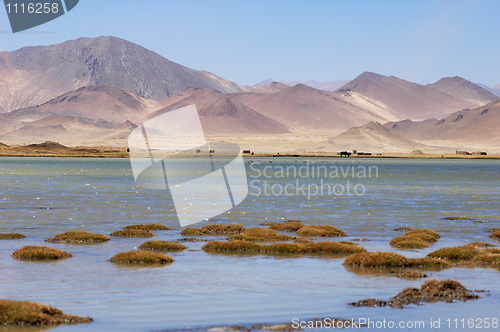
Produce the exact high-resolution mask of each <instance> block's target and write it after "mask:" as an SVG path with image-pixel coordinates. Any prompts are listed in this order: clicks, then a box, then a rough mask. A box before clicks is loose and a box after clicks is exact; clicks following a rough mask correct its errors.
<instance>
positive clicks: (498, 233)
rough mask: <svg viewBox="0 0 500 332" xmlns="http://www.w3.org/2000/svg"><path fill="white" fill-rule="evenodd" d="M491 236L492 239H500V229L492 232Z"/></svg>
mask: <svg viewBox="0 0 500 332" xmlns="http://www.w3.org/2000/svg"><path fill="white" fill-rule="evenodd" d="M490 237H491V238H492V239H500V230H498V231H495V232H492V233H491V234H490Z"/></svg>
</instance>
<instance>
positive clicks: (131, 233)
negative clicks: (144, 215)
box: [109, 229, 155, 238]
mask: <svg viewBox="0 0 500 332" xmlns="http://www.w3.org/2000/svg"><path fill="white" fill-rule="evenodd" d="M109 235H110V236H116V237H142V238H146V237H153V236H155V235H154V234H153V233H151V232H150V231H144V230H141V229H126V230H123V231H116V232H113V233H111V234H109Z"/></svg>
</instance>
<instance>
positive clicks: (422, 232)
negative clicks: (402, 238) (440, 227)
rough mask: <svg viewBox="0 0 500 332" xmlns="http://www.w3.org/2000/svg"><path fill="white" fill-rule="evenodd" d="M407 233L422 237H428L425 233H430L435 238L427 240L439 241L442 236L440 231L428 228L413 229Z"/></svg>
mask: <svg viewBox="0 0 500 332" xmlns="http://www.w3.org/2000/svg"><path fill="white" fill-rule="evenodd" d="M405 235H411V236H418V237H420V238H422V239H427V237H426V236H425V235H429V236H431V237H433V238H434V239H435V240H432V239H429V240H425V241H428V242H437V241H438V240H439V239H440V238H441V235H439V233H438V232H436V231H434V230H432V229H428V228H422V229H412V230H411V231H408V232H406V234H405Z"/></svg>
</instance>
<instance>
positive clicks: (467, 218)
mask: <svg viewBox="0 0 500 332" xmlns="http://www.w3.org/2000/svg"><path fill="white" fill-rule="evenodd" d="M443 219H445V220H472V219H470V218H469V217H466V216H460V217H445V218H443Z"/></svg>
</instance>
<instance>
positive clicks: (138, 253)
mask: <svg viewBox="0 0 500 332" xmlns="http://www.w3.org/2000/svg"><path fill="white" fill-rule="evenodd" d="M111 262H113V263H122V264H143V265H165V264H171V263H173V262H174V259H173V258H171V257H170V256H167V255H165V254H161V253H158V252H151V251H147V250H134V251H128V252H122V253H119V254H116V255H114V256H113V257H112V258H111Z"/></svg>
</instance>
